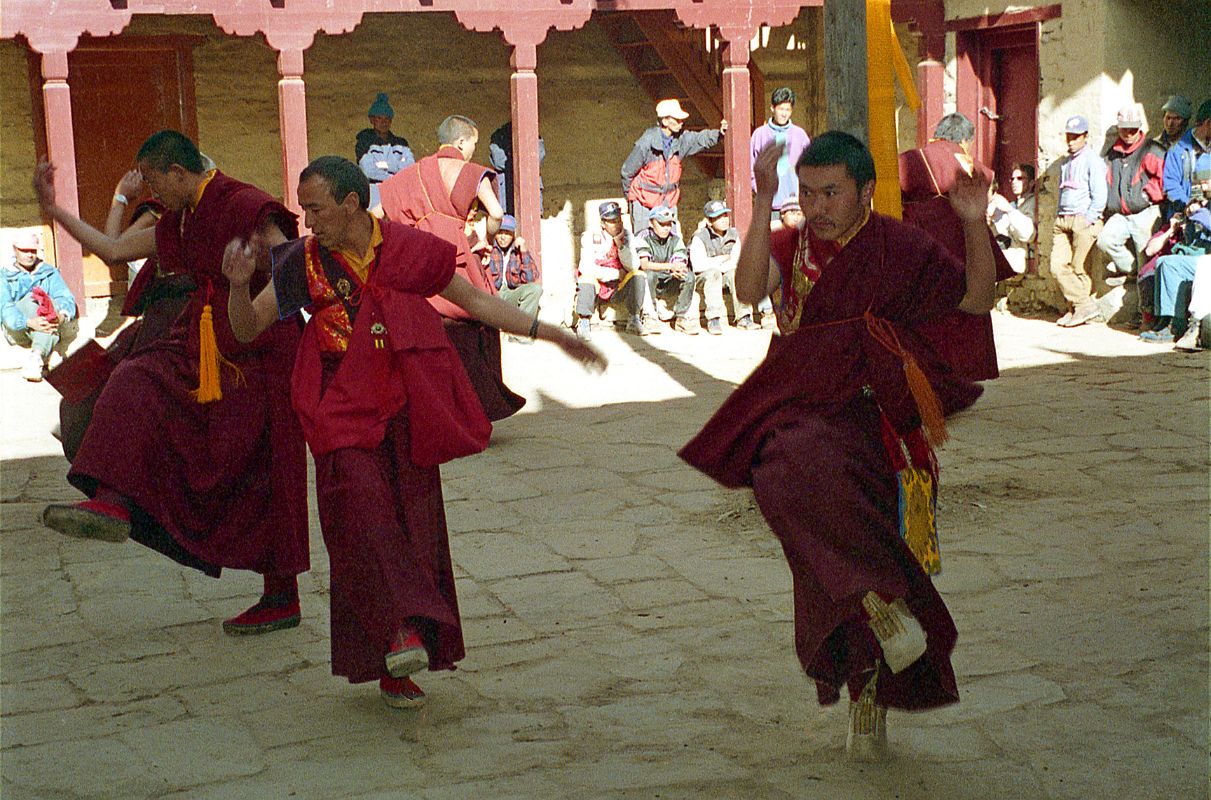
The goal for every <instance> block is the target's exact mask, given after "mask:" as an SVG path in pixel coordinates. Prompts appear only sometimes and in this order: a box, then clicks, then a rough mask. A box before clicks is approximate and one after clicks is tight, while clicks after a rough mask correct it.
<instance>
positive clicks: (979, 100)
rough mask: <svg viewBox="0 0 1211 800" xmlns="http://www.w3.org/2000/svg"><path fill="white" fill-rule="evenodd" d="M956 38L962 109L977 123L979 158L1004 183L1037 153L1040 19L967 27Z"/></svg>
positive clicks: (1030, 161) (1035, 156) (976, 150)
mask: <svg viewBox="0 0 1211 800" xmlns="http://www.w3.org/2000/svg"><path fill="white" fill-rule="evenodd" d="M957 44H958V50H959V51H960V70H959V81H958V83H959V86H958V100H959V102H958V108H959V111H961V112H962V113H964V114H966V115H967V116H968V117H970V118H971V120H972V121H973V122H974V123H975V126H976V138H975V142H974V151H975V152H974V155H975V157H976V159H977V160H978V161H981V162H983V163H984V164H987V165H988V166H989V167H991V168H992V169H993V171H994V172H995V173H996V176H997V180H998V181H1000V182H1001V183H1002V184H1004V183H1006V182H1007V181H1008V179H1009V175H1010V173H1012V171H1013V165H1014V164H1018V163H1023V162H1025V163H1027V164H1035V163H1036V160H1037V158H1038V107H1039V50H1038V25H1037V24H1036V23H1029V24H1025V25H1013V26H1006V27H995V28H983V29H978V30H973V31H964V32H961V33H959V35H958V37H957Z"/></svg>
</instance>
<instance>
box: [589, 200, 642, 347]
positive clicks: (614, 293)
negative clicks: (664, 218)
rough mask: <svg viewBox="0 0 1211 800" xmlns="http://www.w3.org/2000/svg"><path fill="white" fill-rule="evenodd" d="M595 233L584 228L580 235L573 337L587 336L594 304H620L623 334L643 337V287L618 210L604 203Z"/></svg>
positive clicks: (632, 245)
mask: <svg viewBox="0 0 1211 800" xmlns="http://www.w3.org/2000/svg"><path fill="white" fill-rule="evenodd" d="M597 218H598V220H599V223H598V225H597V226H596V227H597V229H596V230H593V228H591V227H590V228H587V229H586V230H585V232H584V233H582V234H581V235H580V261H579V262H578V263H577V265H576V335H577V336H579V337H580V338H581V339H588V338H589V336H590V335H591V327H592V326H591V322H592V319H593V312H594V311H596V310H597V301H598V300H600V301H601V302H603V303H611V302H617V301H618V300H620V299H621V300H622V302H623V303H624V304H625V307H626V311H627V327H626V330H627V333H633V334H636V335H637V336H647V335H649V334H651V333H653V331H652V328H651V326H649V325H648V323H646V322H645V321H644V319H643V316H642V310H643V299H644V296H645V295H646V294H647V292H646V288H647V283H646V281H644V279H643V274H642V272H641V271H640V269H639V256H637V255H636V254H635V236H634V234H632V233H631V232H630V231H628V230H627V226H626V223H625V222H623V221H622V208H621V207H620V206H619V205H618V204H617V203H615V202H612V201H608V202H605V203H602V204H601V205H600V206H598V207H597Z"/></svg>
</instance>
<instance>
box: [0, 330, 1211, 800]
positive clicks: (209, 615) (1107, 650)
mask: <svg viewBox="0 0 1211 800" xmlns="http://www.w3.org/2000/svg"><path fill="white" fill-rule="evenodd" d="M995 323H996V326H997V334H998V342H999V347H1000V353H1001V363H1002V365H1003V369H1004V375H1003V377H1002V378H1001V379H1000V380H999V381H995V382H992V383H990V384H989V385H988V388H987V392H986V394H985V396H984V398H983V399H982V400H981V401H980V402H979V403H978V404H977V405H976V406H975V407H974V408H973V409H972V410H970V411H968V412H966V413H964V414H963V415H961V416H960V417H958V418H956V419H955V420H954V421H953V423H952V426H951V427H952V434H953V439H952V441H951V443H950V444H949V445H948V446H947V447H946V449H945V450H944V451H943V452H942V454H941V458H942V462H943V470H944V479H943V480H944V482H943V492H942V495H941V498H940V507H941V525H942V546H943V556H944V570H945V571H944V573H943V574H942V575H941V576H939V577H938V579H937V585H938V587H939V589H940V590H941V592H942V594H943V596H944V597H945V598H946V600H947V602H948V603H949V604H950V607H951V610H952V612H953V613H954V616H955V620H956V622H957V624H958V627H959V631H960V637H959V643H958V647H957V649H956V651H955V654H954V661H955V666H956V670H957V672H958V674H959V682H960V690H961V693H962V702H960V703H959V704H958V705H956V706H953V707H951V708H948V709H944V710H941V711H937V712H933V713H926V714H902V713H895V712H893V713H892V715H891V719H890V728H891V734H890V736H891V742H892V747H893V749H894V753H895V757H894V758H893V760H892V761H890V762H889V763H887V764H885V765H878V766H854V765H850V764H847V763H846V762H845V761H844V759H843V757H842V751H843V742H844V727H845V709H844V705H839V706H836V707H833V708H819V707H817V706H816V703H815V692H814V690H813V688H812V686H811V685H810V684H809V682H808V681H807V680H806V679H805V678H804V676H803V675H802V673H801V672H800V670H799V667H798V665H797V663H796V661H795V658H794V655H793V652H792V647H791V636H792V622H791V599H790V592H789V574H788V572H787V569H786V566H785V563H784V561H783V560H782V557H781V554H780V551H779V548H778V545H777V544H776V542H775V541H774V540H773V538H772V537H771V535H770V534H769V533H768V531H767V530H766V529H765V527H764V524H763V523H762V521H761V519H760V516H759V515H758V514H757V512H756V510H755V508H754V506H753V505H752V502H751V498H750V497H749V496H748V495H746V494H744V493H739V492H726V491H723V490H721V489H719V488H717V487H716V486H714V485H713V484H712V483H711V482H710V481H709V480H707V479H705V478H703V477H702V476H701V475H698V474H697V473H694V472H693V471H691V470H689V469H688V468H687V467H685V466H684V465H682V464H681V462H680V461H678V459H677V458H676V455H675V450H676V448H677V447H678V446H679V445H680V444H681V443H683V442H684V441H685V440H686V439H687V438H688V437H689V436H691V435H692V434H693V433H694V432H695V431H696V429H697V428H698V426H699V425H700V424H701V423H702V421H703V420H704V419H705V418H706V417H707V415H709V414H710V413H711V412H712V411H713V410H714V409H715V408H716V407H717V406H718V405H719V403H720V402H721V400H722V399H723V397H724V396H725V395H726V394H727V392H728V391H729V390H730V389H731V387H732V386H733V385H734V384H735V383H736V382H737V381H739V380H740V379H741V378H742V377H743V376H744V375H745V374H747V372H748V371H749V370H751V368H752V366H753V365H754V364H755V363H756V361H757V359H758V358H759V357H760V354H761V353H762V352H763V350H764V347H765V339H766V337H767V336H768V334H764V333H746V332H739V331H728V333H727V334H726V335H725V336H723V337H722V338H716V337H710V336H706V335H701V336H697V337H685V336H681V335H674V334H664V335H662V336H659V337H651V338H648V339H643V340H639V339H635V338H630V337H619V336H618V335H616V334H614V333H612V332H608V331H604V330H603V331H601V332H600V333H599V334H598V335H597V337H596V338H597V341H598V343H599V344H600V345H601V346H602V348H603V349H604V350H605V351H606V352H607V353H608V354H609V356H610V357H611V359H612V360H613V364H612V366H611V368H610V370H609V372H608V373H607V374H606V375H604V376H592V375H587V374H584V373H582V372H581V371H580V370H579V369H578V368H576V367H574V366H572V365H571V364H570V363H569V362H568V361H566V360H565V359H563V358H562V356H560V355H559V354H558V353H557V352H556V351H554V349H553V348H550V347H547V346H544V345H536V346H522V345H515V344H507V345H506V349H505V358H506V373H507V375H508V376H509V380H510V383H511V384H512V385H513V386H514V387H515V388H516V389H518V390H519V391H522V392H523V393H525V394H526V396H527V397H528V398H529V399H530V404H529V406H528V407H527V410H526V411H527V413H524V414H521V415H519V416H518V417H516V418H514V419H511V420H507V421H505V422H503V423H501V424H500V425H499V426H498V427H497V430H496V434H495V438H494V442H493V444H492V446H491V448H490V449H489V450H488V451H487V452H486V453H484V454H482V455H480V456H476V457H473V458H468V459H464V460H462V461H459V462H457V463H455V464H452V465H449V466H448V467H447V468H446V469H445V470H444V473H445V486H446V500H447V512H448V515H449V522H450V526H451V530H452V548H453V556H454V561H455V565H456V571H457V576H458V583H459V592H460V599H461V603H462V610H463V615H464V620H465V626H466V627H465V633H466V639H467V646H468V656H467V659H466V660H465V661H464V662H463V663H462V664H461V666H460V669H458V670H457V671H455V672H451V673H444V674H441V675H429V676H422V678H421V682H422V684H423V685H424V687H425V688H426V690H427V691H428V692H429V698H430V700H429V704H428V706H427V707H426V708H424V709H423V710H420V711H416V712H412V711H391V710H388V709H386V708H385V707H383V705H382V704H381V702H380V701H379V698H378V695H377V688H376V686H375V685H374V684H363V685H359V686H351V685H349V684H347V683H345V682H343V681H341V680H338V679H336V678H333V677H332V676H331V674H330V672H329V650H328V632H327V626H328V609H327V603H328V597H327V594H328V560H327V557H326V554H325V552H324V549H323V544H322V541H321V539H320V535H319V530H318V524H317V523H315V522H314V520H315V515H314V510H313V514H312V519H313V523H312V559H313V569H312V571H311V572H310V573H309V574H307V575H305V576H304V577H303V578H302V590H303V596H302V604H303V613H304V623H303V625H302V626H300V627H299V628H296V629H293V630H290V631H284V632H280V633H275V634H271V635H269V636H266V637H264V638H249V639H232V638H228V637H226V636H224V635H223V634H222V632H221V630H220V627H219V621H220V620H221V619H222V618H223V617H224V616H227V615H230V614H231V613H233V612H235V611H238V610H239V609H241V608H243V607H245V606H246V605H248V604H249V603H250V602H252V600H253V599H254V598H255V596H256V595H257V593H258V590H259V586H258V582H257V580H256V578H255V577H254V576H252V575H249V574H242V573H229V574H228V575H226V576H224V578H223V579H221V580H218V581H215V580H211V579H208V578H205V577H203V576H200V575H197V574H193V573H190V572H188V571H186V570H184V569H181V568H178V567H176V566H174V565H172V564H170V563H169V562H167V561H166V560H164V559H162V558H160V557H158V556H155V555H153V554H151V553H149V552H147V551H145V550H143V549H142V548H139V547H138V546H136V545H133V544H126V545H120V546H114V545H105V544H100V543H90V542H80V541H74V540H69V539H65V538H61V537H58V536H57V535H55V534H53V533H51V532H49V531H46V530H44V529H42V528H41V527H40V526H39V524H38V522H37V520H38V513H39V511H40V509H41V507H42V505H43V504H44V503H45V502H47V501H51V500H65V499H71V498H73V497H74V496H75V495H74V492H73V491H72V490H71V489H70V487H68V485H67V484H66V482H65V481H64V478H63V474H64V470H65V462H64V459H63V458H62V455H61V453H60V452H59V451H58V448H57V444H56V442H55V441H54V440H53V439H51V438H50V437H49V436H48V435H47V433H46V431H47V430H48V429H49V427H50V425H51V424H52V422H53V417H54V407H55V403H56V401H57V396H56V395H55V394H54V392H53V390H51V389H50V388H49V387H48V386H46V385H45V384H42V385H32V384H27V383H25V382H23V381H21V380H20V378H19V377H18V375H17V373H15V372H11V371H8V372H0V392H2V396H3V397H4V410H3V422H2V426H3V427H2V429H3V432H4V433H3V439H2V441H0V457H2V458H3V467H2V470H0V501H2V502H0V515H2V517H3V519H2V532H0V712H2V714H3V717H2V723H0V776H2V777H0V780H2V784H0V793H2V795H3V797H4V798H6V800H21V799H23V798H39V799H41V798H69V799H70V798H143V797H171V798H190V800H209V799H211V798H213V799H214V800H219V799H220V798H221V800H239V799H240V798H249V799H250V800H251V799H256V800H260V799H261V798H287V797H289V798H357V799H358V800H387V799H388V798H391V799H395V798H418V799H419V800H455V799H456V798H490V799H491V800H509V799H511V798H517V799H519V800H521V799H523V798H524V799H525V800H534V799H542V798H605V799H607V800H608V799H610V798H773V799H780V798H833V799H835V800H846V799H848V798H902V799H903V800H910V799H911V798H930V799H931V800H949V799H950V798H1056V799H1057V800H1060V799H1061V798H1063V799H1065V800H1066V799H1067V798H1137V797H1138V798H1192V797H1198V796H1206V792H1207V788H1208V756H1207V745H1208V694H1207V687H1208V421H1209V417H1208V376H1209V372H1208V356H1207V355H1205V354H1199V355H1185V354H1177V353H1173V352H1171V351H1170V350H1168V349H1167V348H1162V347H1157V346H1151V345H1145V344H1142V343H1140V342H1138V341H1137V340H1135V339H1134V338H1133V337H1131V336H1129V335H1127V334H1124V333H1120V332H1117V331H1114V330H1111V329H1108V328H1106V327H1104V326H1100V325H1099V326H1086V327H1084V328H1079V329H1075V330H1070V331H1060V330H1058V329H1056V328H1055V327H1054V326H1053V325H1051V324H1050V323H1048V322H1046V321H1042V320H1027V319H1018V318H1014V317H1009V316H1003V315H997V316H996V319H995ZM312 503H314V499H313V500H312Z"/></svg>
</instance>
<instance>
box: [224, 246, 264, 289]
mask: <svg viewBox="0 0 1211 800" xmlns="http://www.w3.org/2000/svg"><path fill="white" fill-rule="evenodd" d="M254 269H256V261H255V259H254V257H253V252H252V248H251V247H250V246H249V243H248V242H245V241H243V240H242V239H232V240H231V241H230V242H228V243H227V248H226V249H225V250H224V251H223V277H225V278H227V280H228V282H230V283H233V284H235V285H237V286H241V285H243V284H246V283H248V282H249V281H250V280H252V272H253V270H254Z"/></svg>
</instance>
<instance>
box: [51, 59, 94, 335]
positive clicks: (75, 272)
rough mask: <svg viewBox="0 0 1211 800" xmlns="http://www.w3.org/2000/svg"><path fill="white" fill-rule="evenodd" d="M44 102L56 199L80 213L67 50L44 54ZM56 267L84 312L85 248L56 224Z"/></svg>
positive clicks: (69, 209)
mask: <svg viewBox="0 0 1211 800" xmlns="http://www.w3.org/2000/svg"><path fill="white" fill-rule="evenodd" d="M42 79H43V83H42V105H43V109H44V112H45V118H46V151H47V157H48V158H49V159H50V161H51V163H52V164H54V165H55V202H56V203H58V204H59V205H60V206H61V207H62V208H64V209H66V210H67V211H68V212H69V213H71V214H76V215H78V214H79V213H80V198H79V195H78V194H77V190H76V144H75V134H74V132H73V130H72V122H71V90H70V87H68V85H67V52H66V51H58V52H52V53H43V54H42ZM54 232H55V261H56V262H57V263H56V265H55V266H57V267H58V268H59V272H60V273H62V275H63V279H64V280H65V281H66V282H67V287H68V288H69V289H71V293H72V294H73V295H74V296H75V298H76V305H77V306H78V309H79V312H78V313H79V315H83V314H84V310H85V309H84V303H85V297H84V251H83V250H82V249H81V248H80V243H79V242H77V241H76V240H75V239H73V238H72V237H71V235H70V234H68V232H67V229H66V228H64V227H63V226H62V225H60V224H59V223H58V222H56V223H54Z"/></svg>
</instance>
